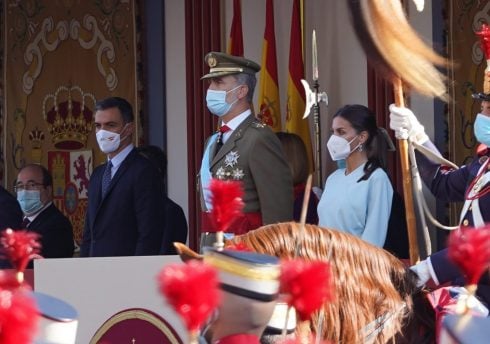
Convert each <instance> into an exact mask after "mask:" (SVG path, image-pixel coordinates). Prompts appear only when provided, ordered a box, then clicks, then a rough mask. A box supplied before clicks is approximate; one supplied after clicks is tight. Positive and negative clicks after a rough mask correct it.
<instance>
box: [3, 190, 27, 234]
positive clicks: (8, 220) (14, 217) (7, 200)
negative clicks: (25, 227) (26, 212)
mask: <svg viewBox="0 0 490 344" xmlns="http://www.w3.org/2000/svg"><path fill="white" fill-rule="evenodd" d="M21 223H22V210H21V209H20V206H19V202H17V200H16V199H15V197H14V196H12V195H11V194H10V193H9V192H8V191H7V190H5V189H4V188H3V187H1V186H0V231H1V230H4V229H5V228H13V229H17V228H20V224H21Z"/></svg>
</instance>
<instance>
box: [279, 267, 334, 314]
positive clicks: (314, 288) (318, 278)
mask: <svg viewBox="0 0 490 344" xmlns="http://www.w3.org/2000/svg"><path fill="white" fill-rule="evenodd" d="M280 282H281V293H284V294H286V302H287V303H288V304H289V305H290V306H293V307H294V308H296V311H297V312H298V315H299V317H300V319H301V320H308V319H310V317H311V315H312V313H313V312H314V311H316V310H318V309H320V307H321V306H322V305H323V304H324V302H326V301H329V300H331V299H332V298H333V287H332V279H331V273H330V265H329V264H328V263H327V262H322V261H306V260H303V259H293V260H286V261H283V262H282V263H281V278H280Z"/></svg>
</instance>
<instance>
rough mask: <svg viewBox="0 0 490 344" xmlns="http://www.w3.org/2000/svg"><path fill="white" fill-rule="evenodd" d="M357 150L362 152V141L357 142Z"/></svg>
mask: <svg viewBox="0 0 490 344" xmlns="http://www.w3.org/2000/svg"><path fill="white" fill-rule="evenodd" d="M358 150H359V152H362V150H363V148H362V143H360V144H359V148H358Z"/></svg>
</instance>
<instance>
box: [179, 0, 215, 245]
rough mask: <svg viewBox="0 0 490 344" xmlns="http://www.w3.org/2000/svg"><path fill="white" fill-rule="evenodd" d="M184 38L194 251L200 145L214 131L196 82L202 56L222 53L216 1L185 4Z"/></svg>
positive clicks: (191, 0) (212, 118) (202, 66)
mask: <svg viewBox="0 0 490 344" xmlns="http://www.w3.org/2000/svg"><path fill="white" fill-rule="evenodd" d="M185 37H186V43H185V56H186V61H185V64H186V72H187V77H186V79H187V80H186V81H187V82H186V84H187V85H186V88H187V90H186V91H187V92H186V93H187V104H186V105H187V147H188V150H187V160H188V166H189V172H188V185H189V189H188V196H189V246H190V247H191V248H193V249H197V248H198V246H199V237H200V214H201V210H200V209H201V206H200V201H199V194H198V192H197V191H198V190H197V180H196V176H197V174H198V173H199V168H200V166H201V158H202V154H203V150H204V141H205V140H206V138H207V137H208V136H210V135H211V133H212V132H213V131H215V129H216V127H217V118H216V116H211V114H210V113H209V112H208V110H207V108H206V101H205V99H206V96H205V95H206V89H207V84H206V83H205V82H203V81H201V80H200V78H201V76H203V75H204V74H205V73H206V72H207V71H208V67H207V66H206V65H205V63H204V56H205V55H206V54H207V53H208V52H210V51H221V50H223V49H222V46H221V8H220V0H202V1H194V0H186V2H185Z"/></svg>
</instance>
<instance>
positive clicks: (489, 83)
mask: <svg viewBox="0 0 490 344" xmlns="http://www.w3.org/2000/svg"><path fill="white" fill-rule="evenodd" d="M476 34H477V35H478V36H479V37H480V44H481V50H482V51H483V54H484V56H485V59H486V60H487V67H486V68H485V74H484V75H483V93H485V94H489V93H490V27H489V26H488V24H482V27H481V30H480V31H478V32H476Z"/></svg>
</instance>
